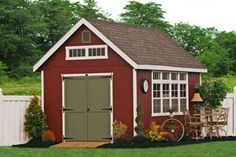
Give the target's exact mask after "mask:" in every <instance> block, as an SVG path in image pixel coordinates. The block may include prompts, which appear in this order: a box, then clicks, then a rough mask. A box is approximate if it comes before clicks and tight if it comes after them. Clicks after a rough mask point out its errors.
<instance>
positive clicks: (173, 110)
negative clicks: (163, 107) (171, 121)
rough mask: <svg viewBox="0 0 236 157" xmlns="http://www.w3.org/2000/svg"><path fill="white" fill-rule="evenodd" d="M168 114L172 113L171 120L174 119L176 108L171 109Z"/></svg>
mask: <svg viewBox="0 0 236 157" xmlns="http://www.w3.org/2000/svg"><path fill="white" fill-rule="evenodd" d="M168 112H169V113H170V115H169V116H170V118H174V112H175V108H169V109H168Z"/></svg>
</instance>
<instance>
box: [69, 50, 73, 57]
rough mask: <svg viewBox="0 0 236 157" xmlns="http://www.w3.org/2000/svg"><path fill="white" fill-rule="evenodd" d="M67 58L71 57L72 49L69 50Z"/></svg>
mask: <svg viewBox="0 0 236 157" xmlns="http://www.w3.org/2000/svg"><path fill="white" fill-rule="evenodd" d="M69 57H73V52H72V49H69Z"/></svg>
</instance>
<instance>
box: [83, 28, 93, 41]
mask: <svg viewBox="0 0 236 157" xmlns="http://www.w3.org/2000/svg"><path fill="white" fill-rule="evenodd" d="M82 43H91V32H90V31H89V30H84V31H83V32H82Z"/></svg>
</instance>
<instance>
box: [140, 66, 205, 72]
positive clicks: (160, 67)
mask: <svg viewBox="0 0 236 157" xmlns="http://www.w3.org/2000/svg"><path fill="white" fill-rule="evenodd" d="M137 69H141V70H160V71H178V72H199V73H207V69H198V68H184V67H172V66H163V65H138V66H137Z"/></svg>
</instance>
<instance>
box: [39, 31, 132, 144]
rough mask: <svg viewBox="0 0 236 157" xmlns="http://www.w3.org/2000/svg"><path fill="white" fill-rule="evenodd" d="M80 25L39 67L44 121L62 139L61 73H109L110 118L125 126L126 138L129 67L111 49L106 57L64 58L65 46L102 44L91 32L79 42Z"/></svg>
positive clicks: (129, 115) (129, 119) (129, 122)
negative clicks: (85, 38) (111, 81)
mask: <svg viewBox="0 0 236 157" xmlns="http://www.w3.org/2000/svg"><path fill="white" fill-rule="evenodd" d="M84 29H86V28H85V27H82V28H80V29H79V30H78V31H77V32H76V33H75V34H74V35H73V36H72V37H71V38H69V39H68V41H66V43H64V44H63V45H62V46H61V47H60V48H59V49H58V50H57V52H56V53H55V55H53V56H52V57H51V58H50V59H49V60H48V61H47V62H46V63H45V64H44V65H43V67H42V68H41V70H43V71H44V104H45V114H46V116H47V123H48V125H49V129H51V130H52V131H53V132H54V133H55V135H56V138H57V141H58V142H60V141H61V139H62V80H61V74H76V73H110V72H112V73H113V119H114V120H115V119H117V120H120V121H122V122H123V123H124V124H126V125H127V126H128V138H131V137H132V136H133V100H132V96H133V91H132V79H133V78H132V67H131V66H130V65H129V64H128V63H126V62H125V61H124V60H123V59H122V58H121V57H120V56H118V54H117V53H115V52H114V51H113V50H112V49H111V48H108V59H98V60H74V61H66V60H65V46H79V45H99V44H105V43H104V42H103V41H102V40H100V39H99V38H98V37H97V36H96V35H95V34H93V33H92V40H91V41H92V42H91V43H89V44H83V43H82V42H81V32H82V30H84ZM101 92H102V91H101Z"/></svg>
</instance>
